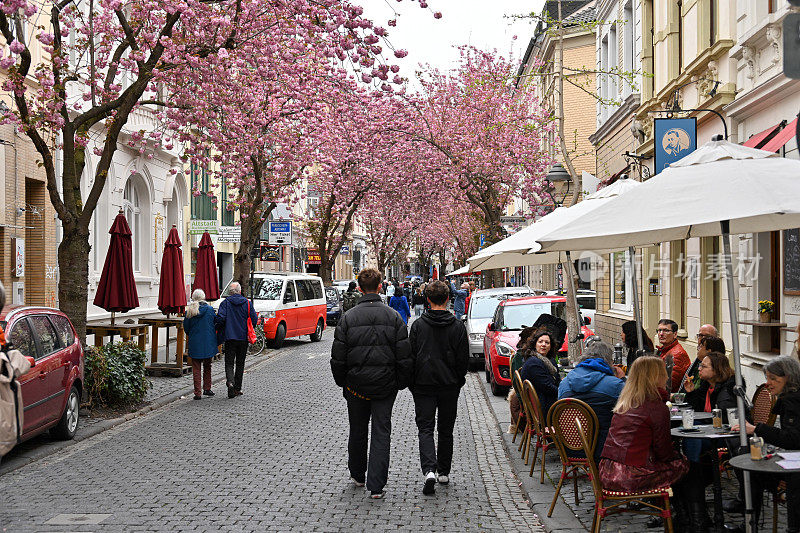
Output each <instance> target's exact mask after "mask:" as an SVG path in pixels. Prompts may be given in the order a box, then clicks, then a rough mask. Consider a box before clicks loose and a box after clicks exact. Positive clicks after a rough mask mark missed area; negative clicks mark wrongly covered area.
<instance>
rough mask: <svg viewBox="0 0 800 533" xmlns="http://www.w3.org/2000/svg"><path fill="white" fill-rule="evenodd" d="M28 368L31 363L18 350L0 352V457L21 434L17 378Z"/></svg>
mask: <svg viewBox="0 0 800 533" xmlns="http://www.w3.org/2000/svg"><path fill="white" fill-rule="evenodd" d="M30 368H31V364H30V363H29V362H28V360H27V359H26V358H25V356H23V355H22V354H21V353H20V352H19V350H9V351H8V352H0V457H2V456H3V455H5V454H6V453H8V452H9V451H10V450H11V448H13V447H14V446H15V445H16V444H17V442H19V438H20V436H22V428H23V404H22V387H20V384H19V381H18V380H17V378H18V377H19V376H21V375H23V374H25V373H26V372H27V371H28V370H30Z"/></svg>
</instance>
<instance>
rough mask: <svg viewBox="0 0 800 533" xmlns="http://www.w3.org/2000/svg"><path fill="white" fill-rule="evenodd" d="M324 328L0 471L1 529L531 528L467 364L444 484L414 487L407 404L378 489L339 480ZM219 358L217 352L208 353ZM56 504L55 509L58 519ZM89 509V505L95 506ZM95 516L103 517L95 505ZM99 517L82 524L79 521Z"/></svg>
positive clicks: (342, 415) (341, 417)
mask: <svg viewBox="0 0 800 533" xmlns="http://www.w3.org/2000/svg"><path fill="white" fill-rule="evenodd" d="M332 336H333V335H332V331H331V330H328V331H326V333H325V337H324V339H323V341H322V342H320V343H309V342H307V341H305V340H303V341H299V342H293V343H288V344H287V347H286V348H284V349H283V350H281V351H279V352H277V353H275V354H273V355H272V357H271V358H270V359H268V360H266V361H264V362H263V363H262V364H259V365H256V366H255V367H253V368H251V369H250V370H249V371H248V372H247V373H246V374H245V380H244V389H243V391H244V396H242V397H239V398H236V399H234V400H228V399H227V398H225V394H224V392H225V391H224V387H223V386H221V385H216V386H215V389H216V392H217V396H215V397H214V398H204V399H203V400H202V401H193V400H190V399H185V400H178V401H176V402H174V403H172V404H169V405H167V406H165V407H163V408H161V409H159V410H156V411H154V412H152V413H150V414H148V415H146V416H143V417H140V418H137V419H134V420H132V421H130V422H127V423H124V424H122V425H120V426H117V427H115V428H113V429H110V430H108V431H106V432H104V433H101V434H99V435H97V436H95V437H91V438H88V439H86V440H84V441H82V442H78V443H75V444H74V445H72V446H69V447H67V448H66V449H64V450H61V451H59V452H56V453H55V454H53V455H51V456H49V457H46V458H44V459H41V460H38V461H36V462H34V463H31V464H29V465H27V466H24V467H22V468H19V469H17V470H14V471H12V472H9V473H7V474H5V475H3V476H2V477H0V493H2V494H3V500H4V501H3V505H2V508H0V526H2V528H3V530H4V531H290V530H293V531H343V530H345V531H361V530H377V531H389V530H392V531H394V530H404V531H510V530H531V529H533V530H538V531H544V529H542V528H541V526H539V522H538V519H537V518H536V517H535V515H534V514H533V513H532V511H531V510H530V508H529V507H528V506H527V504H526V503H525V497H524V495H523V494H522V492H521V491H520V489H519V486H518V483H519V482H518V480H517V479H516V478H515V477H514V476H513V475H511V474H510V472H511V469H510V468H509V465H508V459H507V456H506V454H505V451H504V449H503V444H502V437H501V435H500V434H499V431H498V427H497V422H496V420H495V418H494V415H493V413H492V411H491V408H490V407H489V405H488V404H487V402H486V397H485V393H484V391H483V386H482V384H481V383H480V381H479V377H478V375H475V374H471V375H470V376H469V379H468V381H467V386H466V387H465V389H464V391H463V392H462V395H461V399H460V404H459V418H458V421H457V425H456V450H455V457H454V468H453V472H452V478H451V479H452V481H451V483H450V485H449V486H447V487H439V488H438V489H437V494H436V496H435V497H426V496H423V495H422V493H421V487H422V475H421V473H420V472H419V460H418V454H417V437H416V427H415V425H414V417H413V403H412V401H411V395H410V394H409V393H408V391H403V392H402V393H401V394H400V395H399V396H398V400H397V403H396V404H395V409H394V416H393V434H392V437H393V440H392V462H391V469H390V473H389V483H388V485H387V487H386V488H387V498H386V499H385V500H382V501H372V500H370V499H369V498H368V497H367V493H366V492H365V490H364V489H363V488H355V487H353V486H352V485H351V484H350V483H349V482H348V474H347V469H346V435H347V417H346V410H345V403H344V399H343V398H342V396H341V390H340V389H338V388H337V387H336V386H335V385H334V384H333V380H332V378H331V376H330V367H329V363H328V361H329V349H330V341H331V339H332ZM216 365H217V366H218V367H219V368H221V367H222V365H221V363H216ZM62 515H63V516H62ZM95 515H96V516H95ZM105 515H107V516H105ZM92 521H95V522H98V523H96V524H92V523H91V522H92Z"/></svg>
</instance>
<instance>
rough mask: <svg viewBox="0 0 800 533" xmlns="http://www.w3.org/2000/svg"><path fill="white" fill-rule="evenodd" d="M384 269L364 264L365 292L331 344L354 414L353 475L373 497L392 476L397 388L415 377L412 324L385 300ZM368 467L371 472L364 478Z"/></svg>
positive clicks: (334, 368) (335, 373) (360, 277)
mask: <svg viewBox="0 0 800 533" xmlns="http://www.w3.org/2000/svg"><path fill="white" fill-rule="evenodd" d="M380 283H381V274H380V272H378V271H377V270H375V269H372V268H368V269H365V270H362V271H361V272H360V273H359V275H358V285H359V288H360V289H361V292H363V293H364V296H363V297H362V298H361V299H360V300H359V301H358V304H356V306H355V307H353V308H352V309H350V310H349V311H348V312H347V313H345V314H344V315H343V316H342V319H341V322H340V323H339V324H338V325H337V326H336V332H335V334H334V337H333V347H332V348H331V370H332V371H333V379H334V380H335V381H336V384H337V385H338V386H340V387H342V388H343V392H344V397H345V399H346V400H347V412H348V415H349V419H350V438H349V441H348V443H347V451H348V461H347V465H348V468H349V469H350V476H351V479H352V481H353V483H355V484H356V486H359V487H360V486H363V485H364V482H365V481H366V484H367V489H369V491H370V492H371V497H372V498H374V499H380V498H383V496H384V495H385V493H386V491H384V490H383V487H384V486H385V485H386V480H387V478H388V477H389V446H390V438H391V432H392V407H393V406H394V400H395V398H396V397H397V391H398V390H402V389H404V388H406V387H407V386H408V382H409V380H410V379H411V365H412V361H411V355H410V349H409V344H408V329H407V327H406V324H405V323H404V322H403V319H402V318H400V315H398V314H397V311H395V310H394V309H392V308H390V307H388V306H387V305H386V304H384V303H382V302H381V298H380V296H379V295H378V290H379V287H380ZM370 417H371V418H372V442H371V444H370V446H369V468H367V434H368V429H369V423H370ZM365 473H366V474H367V476H366V479H365Z"/></svg>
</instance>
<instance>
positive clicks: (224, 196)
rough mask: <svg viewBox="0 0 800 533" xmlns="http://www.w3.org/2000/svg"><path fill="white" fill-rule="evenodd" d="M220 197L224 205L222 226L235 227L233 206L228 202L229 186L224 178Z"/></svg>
mask: <svg viewBox="0 0 800 533" xmlns="http://www.w3.org/2000/svg"><path fill="white" fill-rule="evenodd" d="M220 196H221V198H220V200H221V205H222V208H221V209H222V225H223V226H233V205H232V204H231V203H230V202H229V201H228V184H227V183H226V181H225V178H224V177H223V178H222V187H221V191H220Z"/></svg>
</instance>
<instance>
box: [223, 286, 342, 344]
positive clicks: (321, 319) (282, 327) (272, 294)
mask: <svg viewBox="0 0 800 533" xmlns="http://www.w3.org/2000/svg"><path fill="white" fill-rule="evenodd" d="M229 287H230V282H228V285H227V286H226V287H225V290H224V291H222V298H224V297H226V296H228V294H230V292H229V290H228V288H229ZM253 291H254V293H253V309H255V311H256V313H257V314H258V317H259V321H260V322H261V324H262V326H263V328H264V336H265V337H266V338H267V340H268V341H269V343H270V345H271V346H272V347H273V348H280V347H281V345H282V344H283V340H284V339H285V338H287V337H299V336H300V335H310V336H311V340H312V341H314V342H316V341H319V340H321V339H322V332H323V331H324V330H325V319H326V317H327V312H328V308H327V305H326V299H325V290H324V289H323V286H322V278H320V277H319V276H312V275H309V274H294V273H292V274H274V273H266V272H255V273H253ZM244 296H246V297H249V296H250V295H249V294H245V295H244ZM219 302H221V300H219V301H218V303H216V304H215V306H214V307H216V308H219Z"/></svg>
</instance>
